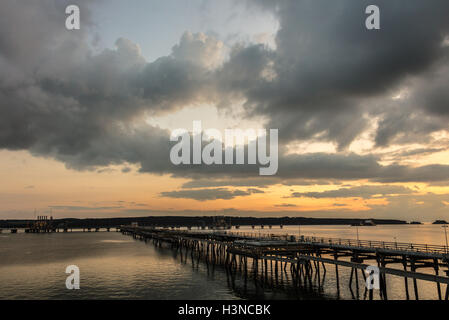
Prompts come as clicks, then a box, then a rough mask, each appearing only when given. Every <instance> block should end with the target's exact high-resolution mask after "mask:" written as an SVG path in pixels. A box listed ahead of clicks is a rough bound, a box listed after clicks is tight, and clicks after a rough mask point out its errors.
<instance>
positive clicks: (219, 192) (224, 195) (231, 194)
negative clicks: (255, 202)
mask: <svg viewBox="0 0 449 320" xmlns="http://www.w3.org/2000/svg"><path fill="white" fill-rule="evenodd" d="M253 193H263V191H260V190H257V189H248V190H247V191H243V190H234V191H232V190H229V189H226V188H215V189H196V190H181V191H166V192H161V196H162V197H168V198H178V199H193V200H197V201H208V200H218V199H222V200H230V199H234V198H236V197H242V196H249V195H251V194H253Z"/></svg>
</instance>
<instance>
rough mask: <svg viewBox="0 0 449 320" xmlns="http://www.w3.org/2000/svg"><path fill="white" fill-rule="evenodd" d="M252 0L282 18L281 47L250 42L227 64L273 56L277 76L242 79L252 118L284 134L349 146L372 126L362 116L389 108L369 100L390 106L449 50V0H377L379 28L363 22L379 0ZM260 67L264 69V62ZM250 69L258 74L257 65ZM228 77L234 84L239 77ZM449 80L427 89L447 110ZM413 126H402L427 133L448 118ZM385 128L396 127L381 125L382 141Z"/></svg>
mask: <svg viewBox="0 0 449 320" xmlns="http://www.w3.org/2000/svg"><path fill="white" fill-rule="evenodd" d="M249 2H250V3H252V4H256V5H259V6H262V7H264V8H265V9H267V10H271V11H272V12H273V13H274V14H275V15H276V16H277V17H278V19H279V22H280V29H279V32H278V34H277V36H276V44H277V50H276V51H275V52H273V51H270V50H263V51H262V52H260V50H255V49H254V47H248V48H246V49H245V50H244V51H245V54H240V55H239V56H238V57H239V59H235V60H233V59H232V58H231V61H230V62H229V63H228V64H227V65H225V68H226V67H229V68H230V69H231V70H233V69H238V68H240V67H242V68H244V65H245V63H250V64H251V63H253V62H252V61H263V60H264V59H263V58H261V57H265V59H271V60H272V61H273V62H274V70H275V72H276V74H277V75H278V77H277V79H276V80H275V81H271V82H270V81H261V79H260V77H257V76H253V77H254V78H255V80H254V81H248V82H245V83H243V82H242V83H239V86H238V87H241V88H240V91H241V92H243V93H244V94H245V96H246V97H247V98H248V102H247V106H248V108H249V110H248V114H249V116H251V115H253V114H263V115H266V116H267V117H268V118H269V119H270V123H269V126H270V127H274V128H283V130H282V131H281V132H280V134H281V138H282V139H284V140H296V139H299V140H304V139H309V138H313V137H315V136H318V137H319V139H321V140H326V141H333V142H336V143H337V144H338V146H339V148H340V149H341V150H342V149H344V148H345V147H347V146H348V145H349V144H350V143H351V142H352V141H353V140H354V139H355V138H356V137H357V136H358V135H359V134H360V133H361V132H363V130H365V129H366V128H367V121H366V118H365V117H363V115H378V114H379V112H380V110H379V109H382V110H384V109H383V108H379V107H378V106H377V107H376V106H374V107H373V106H368V105H367V101H368V99H374V98H375V99H376V100H377V102H378V105H383V104H385V102H387V101H388V100H390V97H391V96H392V95H393V93H394V91H395V90H397V89H398V87H399V86H400V85H402V84H403V83H404V82H405V81H406V80H408V79H409V77H410V76H411V75H413V76H422V75H423V74H425V73H426V72H428V71H429V69H431V68H432V67H433V66H435V65H436V64H438V63H439V62H441V61H442V60H444V58H445V57H446V56H447V49H446V48H444V47H443V46H442V45H441V43H442V41H443V39H444V37H445V36H447V35H448V34H449V20H448V19H447V14H448V13H449V4H448V3H447V2H446V1H442V0H434V1H427V2H422V1H407V3H403V2H400V1H377V2H376V5H378V6H379V7H380V8H381V20H382V22H381V23H382V25H381V30H379V31H375V32H372V31H367V30H366V28H365V27H364V21H365V19H366V15H365V8H366V7H367V6H368V5H370V4H372V3H371V2H370V1H365V0H364V1H356V2H354V1H351V0H345V1H338V2H337V1H332V2H329V1H324V0H318V1H297V0H285V1H284V0H280V1H258V0H252V1H249ZM242 57H245V58H246V59H244V60H243V59H242ZM257 67H258V68H259V69H258V71H259V73H260V72H261V70H262V68H264V64H260V65H258V66H257ZM251 74H252V75H257V74H258V72H257V71H256V70H252V72H251ZM446 74H447V72H446ZM228 82H229V83H233V79H230V80H229V81H228ZM444 83H445V82H441V81H436V83H434V85H433V86H432V88H429V90H428V91H429V92H430V93H429V95H430V96H431V97H433V98H434V100H436V101H435V102H436V103H437V104H438V105H439V106H440V107H436V108H437V109H438V110H445V108H444V105H445V104H444V101H446V100H447V99H446V98H443V97H442V96H441V95H438V94H437V92H438V93H444V94H446V90H445V89H444V88H446V87H447V85H444ZM433 90H436V91H437V92H433ZM438 97H441V98H438ZM425 104H426V105H427V107H425V108H426V109H429V108H430V109H434V108H433V107H429V105H435V104H434V103H433V102H432V99H427V100H426V101H425ZM410 107H411V106H410ZM409 109H410V108H400V110H399V114H397V115H395V114H394V113H393V114H390V112H388V111H385V110H384V111H385V113H382V114H383V116H384V119H387V121H391V118H392V117H396V119H397V120H401V119H404V118H405V119H406V118H407V115H408V114H409V111H408V110H409ZM401 117H402V118H401ZM419 118H422V117H419ZM397 120H396V121H397ZM409 123H410V121H409ZM413 124H415V125H420V126H421V127H422V128H416V129H415V128H414V127H410V126H406V125H407V122H406V123H403V125H402V126H399V128H400V129H402V130H404V131H405V132H407V131H409V130H410V129H411V130H412V131H413V130H414V131H419V132H421V133H423V134H428V133H430V132H433V131H435V130H438V129H439V128H441V123H440V124H439V125H436V124H433V125H432V121H431V120H430V119H429V121H424V122H421V124H419V122H418V121H413ZM385 127H388V128H390V129H389V130H391V128H394V126H393V125H386V124H382V125H381V128H380V129H379V130H380V133H379V135H378V138H377V142H378V144H381V143H382V142H383V141H389V137H388V136H389V134H388V132H387V131H386V130H387V129H386V128H385ZM393 134H394V133H393ZM382 136H384V137H383V138H382ZM385 136H387V137H385ZM414 136H415V137H418V134H416V135H414Z"/></svg>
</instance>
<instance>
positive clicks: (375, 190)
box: [291, 185, 413, 199]
mask: <svg viewBox="0 0 449 320" xmlns="http://www.w3.org/2000/svg"><path fill="white" fill-rule="evenodd" d="M411 193H413V190H411V189H409V188H406V187H402V186H389V185H383V186H360V187H352V188H341V189H337V190H330V191H323V192H305V193H299V192H294V193H292V195H291V196H292V197H293V198H302V197H305V198H316V199H321V198H365V199H367V198H372V197H373V196H375V195H382V196H387V195H393V194H395V195H396V194H401V195H403V194H411Z"/></svg>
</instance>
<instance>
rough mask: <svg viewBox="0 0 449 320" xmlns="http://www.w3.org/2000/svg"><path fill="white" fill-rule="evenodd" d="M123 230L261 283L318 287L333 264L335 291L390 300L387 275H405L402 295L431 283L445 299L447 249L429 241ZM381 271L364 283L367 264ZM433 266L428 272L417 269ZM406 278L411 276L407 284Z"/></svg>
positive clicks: (448, 292) (448, 273) (448, 281)
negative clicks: (344, 276)
mask: <svg viewBox="0 0 449 320" xmlns="http://www.w3.org/2000/svg"><path fill="white" fill-rule="evenodd" d="M121 232H122V233H123V234H126V235H130V236H132V237H133V238H135V239H140V240H143V241H145V242H147V241H152V242H153V243H154V245H156V246H158V247H161V246H163V245H165V246H168V247H169V248H172V249H176V250H178V251H179V252H180V253H181V254H182V255H183V256H184V259H187V257H188V256H189V255H190V258H191V259H192V261H193V260H197V261H200V260H202V261H203V262H204V263H206V264H208V265H210V264H212V265H221V266H224V267H225V268H226V270H227V271H229V272H230V273H231V275H232V274H235V273H236V272H240V273H241V274H243V275H244V277H245V280H246V279H249V278H252V279H254V280H256V281H259V282H261V283H262V285H267V284H272V285H273V284H276V283H278V282H279V281H282V278H283V277H289V279H291V282H292V283H293V285H294V286H299V285H310V286H311V285H312V280H314V281H317V283H318V286H322V285H323V283H324V279H325V276H326V271H327V269H326V267H332V268H334V269H335V275H336V286H337V292H338V295H339V294H340V289H341V288H342V286H344V285H347V286H348V287H349V290H350V291H351V293H352V294H353V288H354V286H355V289H356V292H357V294H356V295H354V294H353V297H354V298H359V288H362V291H363V288H364V294H363V298H365V299H370V300H371V299H374V294H376V295H377V294H378V295H379V298H380V299H383V300H388V292H387V277H386V275H392V276H397V277H402V278H403V279H404V282H403V286H404V287H403V289H404V292H405V296H406V299H407V300H409V299H416V300H419V297H420V295H419V290H418V285H417V281H418V280H420V281H427V282H431V283H433V284H434V285H435V290H436V294H437V296H438V299H440V300H448V299H449V290H448V288H449V248H448V247H447V246H435V245H427V244H411V243H399V242H383V241H366V240H352V239H334V238H320V237H306V236H301V237H296V236H293V235H283V236H274V235H269V234H255V233H241V232H230V231H215V232H196V231H190V230H185V231H181V230H168V229H156V228H150V227H137V226H122V227H121ZM373 266H375V267H376V268H377V270H379V274H378V279H379V288H378V290H375V289H374V288H371V289H368V288H367V287H366V286H365V283H366V279H367V275H368V274H367V272H366V270H367V268H368V267H373ZM342 268H346V269H347V270H348V271H349V270H350V278H349V282H348V283H346V284H344V283H341V281H342V280H341V279H340V276H339V270H341V269H342ZM422 269H426V270H425V271H428V270H432V272H431V273H430V272H421V270H422ZM408 279H410V280H411V282H412V285H411V286H410V284H409V281H408Z"/></svg>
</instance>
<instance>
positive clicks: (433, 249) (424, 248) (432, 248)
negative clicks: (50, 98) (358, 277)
mask: <svg viewBox="0 0 449 320" xmlns="http://www.w3.org/2000/svg"><path fill="white" fill-rule="evenodd" d="M231 234H234V235H237V236H239V237H243V238H248V239H261V240H287V241H295V242H302V243H312V244H327V245H338V246H348V247H359V248H370V249H389V250H397V251H410V252H422V253H434V254H435V253H436V254H449V247H447V246H439V245H430V244H418V243H405V242H388V241H378V240H356V239H340V238H324V237H310V236H300V237H298V236H294V235H288V234H284V235H275V234H267V233H244V232H232V233H231Z"/></svg>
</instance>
